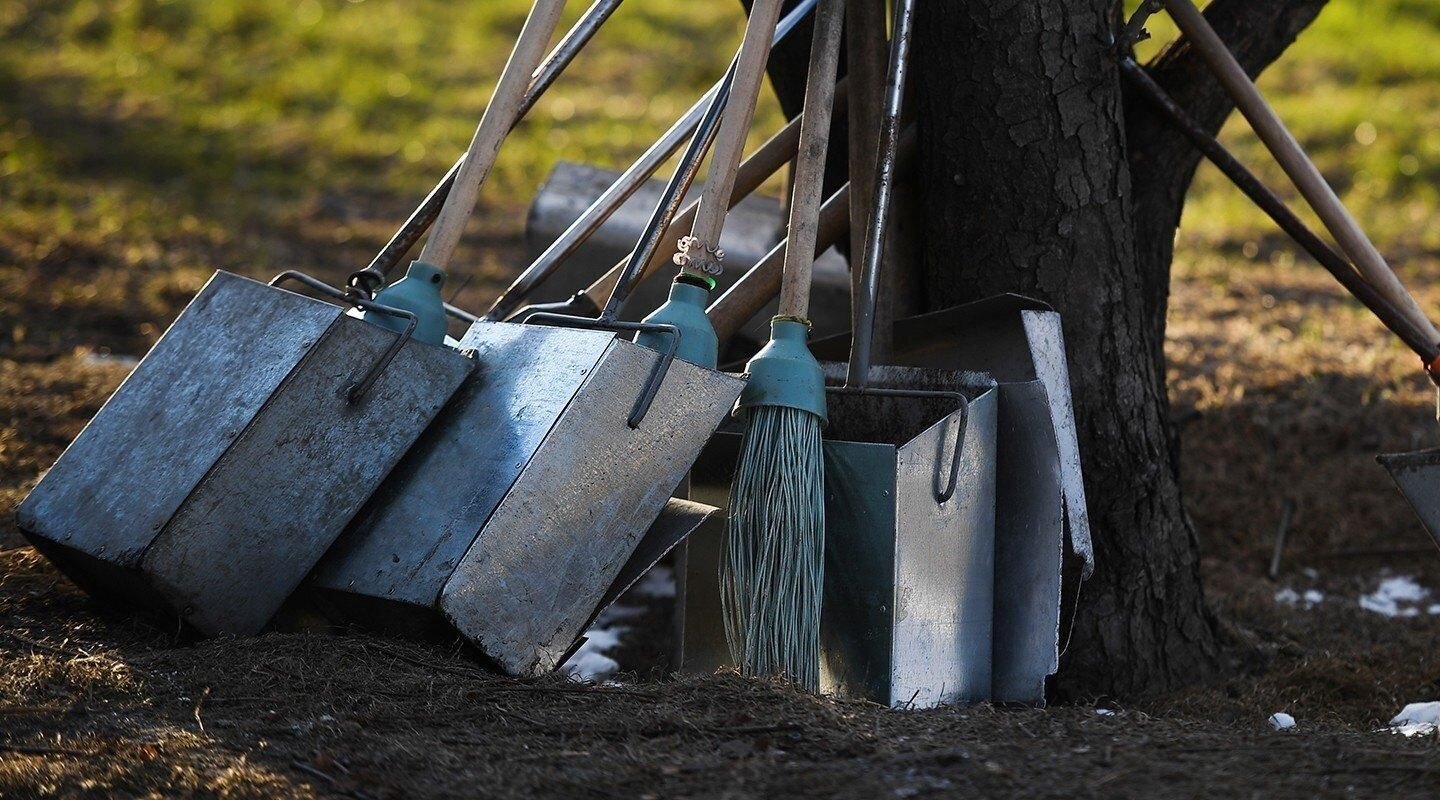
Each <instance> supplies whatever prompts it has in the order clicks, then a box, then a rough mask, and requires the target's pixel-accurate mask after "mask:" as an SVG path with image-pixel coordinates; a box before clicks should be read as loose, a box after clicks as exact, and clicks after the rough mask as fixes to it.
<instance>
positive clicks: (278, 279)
mask: <svg viewBox="0 0 1440 800" xmlns="http://www.w3.org/2000/svg"><path fill="white" fill-rule="evenodd" d="M286 281H294V282H296V283H301V284H304V285H305V286H307V287H309V288H310V289H313V290H314V291H316V292H319V293H320V294H323V295H325V296H326V297H329V298H331V299H334V300H338V301H340V302H341V303H344V304H345V305H349V306H354V307H356V308H360V309H364V310H365V311H373V312H375V313H377V314H385V315H387V316H391V317H399V318H401V319H403V320H405V330H403V331H401V332H400V333H397V334H395V341H393V342H391V343H390V346H389V347H387V348H385V352H384V353H382V354H381V356H380V358H379V359H377V360H376V361H375V363H374V364H373V365H371V367H370V369H369V370H367V371H366V372H365V375H364V376H363V377H361V378H360V380H358V381H356V382H355V383H352V384H350V386H349V387H348V388H347V389H346V390H345V402H347V403H358V402H360V400H361V399H362V398H363V397H364V396H365V394H366V393H368V392H369V391H370V389H371V387H373V386H374V385H375V381H377V380H379V379H380V373H382V372H384V371H385V368H386V367H388V366H390V362H392V361H394V360H395V356H397V355H399V354H400V351H401V350H402V349H403V348H404V347H405V343H406V342H408V341H410V334H412V333H414V332H415V323H416V319H415V315H414V314H412V313H410V312H409V311H405V310H404V309H399V308H393V307H391V306H385V305H381V304H379V303H377V302H375V301H373V300H369V299H366V298H363V297H356V296H354V295H353V294H352V293H350V292H346V291H341V290H340V289H336V288H335V287H333V286H331V285H330V284H328V283H325V282H324V281H322V280H319V279H318V278H312V277H311V276H309V275H306V274H305V273H303V272H299V271H296V270H293V269H290V270H286V271H284V272H282V273H280V274H279V275H276V276H275V277H274V278H271V279H270V285H271V286H274V287H277V288H278V287H279V286H280V284H282V283H285V282H286Z"/></svg>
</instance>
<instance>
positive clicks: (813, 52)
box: [779, 0, 846, 319]
mask: <svg viewBox="0 0 1440 800" xmlns="http://www.w3.org/2000/svg"><path fill="white" fill-rule="evenodd" d="M845 2H846V0H820V6H819V8H818V9H817V10H816V11H815V38H814V42H813V43H812V44H811V47H810V73H809V78H808V79H807V81H806V84H805V110H804V111H803V112H802V113H801V115H800V118H801V122H800V149H799V152H798V153H797V155H796V156H795V191H794V194H793V195H792V196H791V200H790V222H789V225H787V226H786V232H787V235H786V238H787V239H788V240H789V242H790V246H789V247H788V248H786V251H785V267H784V272H783V273H782V274H781V278H780V308H779V312H780V316H783V317H795V318H797V319H806V318H807V317H806V315H807V314H809V313H810V276H811V274H812V272H813V271H814V267H815V240H816V237H817V235H818V229H819V225H820V219H819V215H820V201H821V199H822V198H821V192H822V191H823V190H824V186H825V156H826V152H827V151H828V150H829V146H830V116H831V112H832V106H833V104H834V100H835V70H836V68H837V67H838V66H839V62H840V37H841V36H842V35H843V34H844V32H845Z"/></svg>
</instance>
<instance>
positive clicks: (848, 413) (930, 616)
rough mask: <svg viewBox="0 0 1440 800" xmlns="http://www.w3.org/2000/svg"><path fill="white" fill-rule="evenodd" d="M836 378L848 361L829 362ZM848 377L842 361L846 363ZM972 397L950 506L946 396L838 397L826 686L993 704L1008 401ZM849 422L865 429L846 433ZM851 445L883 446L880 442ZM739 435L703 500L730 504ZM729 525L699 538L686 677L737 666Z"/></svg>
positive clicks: (696, 486)
mask: <svg viewBox="0 0 1440 800" xmlns="http://www.w3.org/2000/svg"><path fill="white" fill-rule="evenodd" d="M830 366H831V367H832V369H831V371H832V373H833V371H834V367H835V365H830ZM838 368H839V369H841V370H843V365H839V367H838ZM926 372H927V373H929V374H928V375H924V376H917V374H916V373H915V372H914V371H913V370H896V369H893V368H877V369H876V370H875V373H876V375H877V377H878V379H879V380H878V383H879V385H886V386H889V385H899V384H909V385H914V384H915V382H916V378H917V377H923V378H924V380H923V381H921V382H922V383H924V384H925V385H926V386H927V388H935V387H936V386H942V385H950V386H955V385H956V384H955V382H954V381H953V380H952V379H953V378H954V377H955V375H954V373H947V374H944V375H940V374H937V373H934V372H932V371H926ZM964 380H965V383H964V385H963V386H962V387H961V388H965V389H967V390H968V393H969V394H971V395H972V400H971V403H970V414H969V419H968V422H967V427H966V431H965V438H964V442H965V444H964V448H965V449H964V450H963V451H962V462H961V472H960V480H959V483H958V489H957V491H956V494H955V496H954V497H952V498H951V499H950V500H949V501H948V502H946V503H943V504H942V503H939V502H938V501H937V500H936V489H937V483H941V482H943V477H945V476H948V469H949V463H950V462H949V459H950V457H951V455H952V454H953V450H952V449H951V447H952V446H953V442H954V441H955V433H956V432H955V430H954V427H953V426H954V425H956V424H957V423H958V419H959V415H958V414H955V413H945V412H940V413H941V416H940V418H939V419H938V420H937V418H936V416H935V411H934V410H935V408H937V407H938V406H941V405H943V404H942V403H937V402H936V401H933V400H918V399H911V398H878V397H854V396H840V397H832V398H831V406H832V413H831V418H832V420H834V421H836V425H835V426H834V427H835V430H832V431H829V432H827V436H829V437H831V438H827V439H826V441H825V471H826V474H825V494H826V514H825V516H826V520H825V524H826V532H825V537H826V548H825V600H824V609H823V611H822V614H821V639H822V646H821V688H822V690H823V691H826V692H831V693H835V694H839V695H843V696H850V697H862V698H866V699H870V700H873V701H876V702H881V703H885V704H887V705H895V706H909V707H929V706H934V705H939V704H942V703H955V702H977V701H982V700H985V699H988V697H989V693H990V686H991V662H992V645H991V639H992V630H991V629H992V621H993V618H994V617H993V607H992V602H993V601H992V598H991V593H992V581H993V576H994V561H993V559H994V542H995V511H994V497H995V474H994V469H995V464H996V416H997V398H996V392H995V391H994V390H993V388H990V387H989V386H987V385H986V384H987V381H986V380H985V379H984V378H983V377H982V376H967V377H966V378H965V379H964ZM846 420H849V421H851V422H855V423H858V427H851V429H849V430H847V429H846V428H847V425H846V422H845V421H846ZM836 436H838V437H840V439H854V438H874V439H878V440H879V441H846V440H837V439H836V438H834V437H836ZM739 440H740V436H739V435H738V434H735V433H723V434H720V435H717V437H716V439H715V440H714V441H713V442H712V443H711V444H710V446H709V447H707V448H706V450H705V453H704V455H703V456H702V458H701V460H700V462H699V463H698V464H697V466H696V469H695V472H694V473H693V475H694V479H693V484H692V487H693V490H692V496H694V497H697V498H699V499H702V500H705V501H707V502H722V501H723V500H724V498H725V491H726V489H727V488H728V481H729V476H730V474H731V473H732V472H733V469H734V462H735V458H736V457H737V455H738V452H739ZM723 536H724V526H723V519H722V518H721V517H720V516H719V515H717V517H716V519H715V520H712V521H711V522H710V523H708V524H707V525H705V526H704V527H703V528H702V529H701V530H700V531H699V532H697V533H696V534H695V535H693V536H692V537H691V538H690V540H689V542H688V545H687V546H688V559H687V560H688V564H687V569H686V575H685V583H686V592H685V596H684V604H685V612H684V613H685V629H684V631H683V632H682V633H683V635H682V638H681V641H682V643H683V645H682V646H683V650H682V654H681V662H682V666H683V668H684V669H686V670H687V671H698V672H711V671H713V670H715V669H717V668H719V667H722V666H733V665H732V664H731V661H730V658H729V654H728V653H727V652H726V650H725V640H724V630H723V625H722V623H721V618H720V615H719V583H718V580H717V577H716V575H717V565H718V563H719V558H720V548H721V545H722V543H723Z"/></svg>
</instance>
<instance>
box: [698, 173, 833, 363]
mask: <svg viewBox="0 0 1440 800" xmlns="http://www.w3.org/2000/svg"><path fill="white" fill-rule="evenodd" d="M849 215H850V184H848V183H847V184H845V185H844V186H841V187H840V188H839V189H837V190H835V193H834V194H832V195H830V198H829V199H828V200H826V201H825V204H824V205H822V206H820V214H819V223H820V224H819V226H818V227H817V228H816V232H815V247H814V250H815V252H817V253H823V252H825V250H827V249H829V248H830V247H831V246H833V245H835V244H836V243H837V242H839V241H840V240H841V239H842V238H844V236H845V234H846V232H847V231H849V229H850V216H849ZM788 241H789V240H785V241H782V242H780V243H779V244H777V245H775V247H774V248H772V249H771V250H770V252H769V253H766V254H765V257H764V258H762V259H760V263H758V264H756V265H755V266H754V267H753V268H752V269H751V270H750V271H749V272H747V273H745V275H744V276H742V277H741V278H740V280H738V281H736V282H735V284H734V285H733V286H731V287H730V288H729V289H727V290H726V291H725V294H723V295H721V296H720V297H719V299H717V300H716V301H715V302H714V303H711V304H710V308H709V309H707V310H706V312H705V313H706V314H708V315H709V317H710V324H712V325H714V326H715V334H716V335H717V336H718V337H720V341H721V342H722V343H723V342H725V341H726V340H728V339H730V338H731V337H732V336H734V335H735V333H736V332H737V331H739V330H740V328H742V327H744V325H745V323H747V322H749V321H750V319H751V318H752V317H754V316H755V315H756V314H759V313H760V309H762V308H764V307H765V304H766V303H769V302H770V301H771V300H772V299H774V297H775V295H776V293H778V292H779V291H780V275H781V272H782V271H783V270H784V265H785V251H786V250H787V249H788Z"/></svg>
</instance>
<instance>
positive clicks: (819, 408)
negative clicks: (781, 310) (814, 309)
mask: <svg viewBox="0 0 1440 800" xmlns="http://www.w3.org/2000/svg"><path fill="white" fill-rule="evenodd" d="M809 335H810V323H808V322H803V321H801V320H798V319H795V318H794V317H775V318H774V319H772V320H770V343H769V344H767V345H765V347H764V348H762V349H761V350H760V352H758V353H756V354H755V357H754V358H752V359H750V363H749V364H746V365H745V372H746V374H748V375H749V376H750V380H749V381H748V382H747V383H746V384H745V391H743V392H741V394H740V402H739V403H737V404H736V410H737V411H741V412H743V411H744V410H745V409H747V408H750V407H752V406H783V407H786V408H798V409H800V410H802V411H809V412H810V413H811V414H814V415H815V416H817V417H819V418H820V421H821V422H822V423H823V422H824V421H825V419H826V416H825V373H824V372H822V371H821V369H820V362H819V361H816V360H815V356H813V355H811V353H810V347H809V345H808V344H807V343H806V340H807V339H808V338H809Z"/></svg>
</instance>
